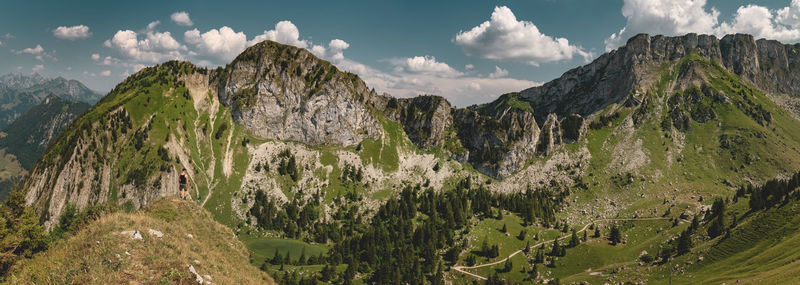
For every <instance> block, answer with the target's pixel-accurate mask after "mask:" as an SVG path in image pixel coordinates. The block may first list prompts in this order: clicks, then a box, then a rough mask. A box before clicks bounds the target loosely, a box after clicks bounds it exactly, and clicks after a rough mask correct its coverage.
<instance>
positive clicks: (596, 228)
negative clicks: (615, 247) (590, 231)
mask: <svg viewBox="0 0 800 285" xmlns="http://www.w3.org/2000/svg"><path fill="white" fill-rule="evenodd" d="M592 237H593V238H599V237H600V227H599V226H598V227H595V228H594V235H592Z"/></svg>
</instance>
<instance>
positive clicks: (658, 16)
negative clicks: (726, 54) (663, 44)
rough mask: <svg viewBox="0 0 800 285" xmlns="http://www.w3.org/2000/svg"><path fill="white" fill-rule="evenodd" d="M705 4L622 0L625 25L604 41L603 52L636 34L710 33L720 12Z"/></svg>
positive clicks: (701, 1)
mask: <svg viewBox="0 0 800 285" xmlns="http://www.w3.org/2000/svg"><path fill="white" fill-rule="evenodd" d="M705 5H706V0H625V1H624V4H623V5H622V15H623V16H624V17H625V18H626V19H627V24H626V25H625V27H623V28H622V29H621V30H620V31H619V32H617V33H614V34H612V35H611V36H610V37H608V38H607V39H606V40H605V45H606V51H609V50H612V49H615V48H617V47H619V46H620V45H622V44H624V43H625V42H626V41H627V40H628V38H630V37H632V36H634V35H636V34H638V33H652V34H663V35H680V34H686V33H692V32H694V33H706V34H709V33H712V32H713V27H714V26H715V25H716V24H717V18H718V17H719V12H718V11H717V10H716V9H714V8H712V9H711V10H707V9H706V8H705Z"/></svg>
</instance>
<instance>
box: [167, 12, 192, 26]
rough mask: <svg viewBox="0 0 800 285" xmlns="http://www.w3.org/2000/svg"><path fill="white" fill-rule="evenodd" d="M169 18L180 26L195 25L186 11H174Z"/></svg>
mask: <svg viewBox="0 0 800 285" xmlns="http://www.w3.org/2000/svg"><path fill="white" fill-rule="evenodd" d="M169 18H170V19H172V21H173V22H175V24H178V25H180V26H186V27H191V26H193V25H194V23H193V22H192V19H191V18H189V13H186V11H180V12H175V13H172V15H170V16H169Z"/></svg>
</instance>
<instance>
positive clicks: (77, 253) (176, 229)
mask: <svg viewBox="0 0 800 285" xmlns="http://www.w3.org/2000/svg"><path fill="white" fill-rule="evenodd" d="M149 229H155V230H158V231H160V232H162V233H163V234H164V236H163V237H161V238H158V237H156V236H154V235H151V234H149V233H148V230H149ZM128 230H139V231H141V232H142V236H143V239H142V240H133V239H131V238H130V237H129V236H123V235H121V234H119V233H120V232H121V231H128ZM188 234H191V235H192V236H193V238H190V237H188ZM232 235H233V232H232V231H231V230H230V229H229V228H227V227H225V226H223V225H221V224H219V223H217V222H215V221H214V220H213V219H212V216H211V214H210V213H209V212H207V211H205V210H203V209H201V208H199V207H197V206H196V205H195V204H194V203H190V202H184V201H181V200H178V199H174V198H165V199H161V200H159V201H157V202H155V203H153V204H152V205H150V206H149V207H147V208H146V209H144V210H141V211H137V212H135V213H130V214H129V213H119V212H118V213H113V214H110V215H107V216H104V217H102V218H100V219H99V220H97V221H94V222H92V223H91V224H89V225H88V226H87V228H85V229H84V230H81V231H79V232H78V233H77V234H75V235H74V236H72V237H70V238H68V239H66V240H63V241H61V242H58V243H56V244H55V245H53V246H52V247H51V248H50V249H49V250H47V251H45V252H44V253H41V254H39V255H37V256H35V257H34V258H33V259H31V260H26V261H23V262H21V263H19V264H17V265H16V266H15V267H14V268H13V270H12V272H11V273H10V274H9V281H11V282H12V283H20V284H48V283H57V284H69V283H80V284H109V283H111V284H120V283H128V282H136V283H151V284H156V283H158V284H162V283H167V284H173V283H176V284H192V282H194V278H195V277H194V276H193V275H192V274H191V273H190V272H189V270H188V266H189V265H190V264H191V265H192V266H193V267H194V268H195V269H196V270H197V271H198V272H199V273H200V274H201V275H210V276H211V277H212V280H213V282H214V283H219V284H255V283H266V284H270V283H274V281H273V280H272V278H271V277H269V276H268V275H267V274H265V273H263V272H261V271H259V270H258V269H257V268H256V267H254V266H252V265H250V264H249V262H248V252H247V249H246V248H245V246H244V244H242V243H241V242H239V241H237V240H232V239H231V238H230V237H231V236H232Z"/></svg>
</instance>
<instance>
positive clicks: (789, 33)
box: [716, 0, 800, 41]
mask: <svg viewBox="0 0 800 285" xmlns="http://www.w3.org/2000/svg"><path fill="white" fill-rule="evenodd" d="M798 10H800V1H797V0H795V1H792V3H791V6H789V7H786V8H783V9H781V10H778V11H777V15H775V13H773V11H770V10H769V9H767V8H766V7H762V6H758V5H747V6H742V7H739V9H737V10H736V14H735V15H734V17H733V20H732V21H731V22H730V23H722V24H720V26H719V27H718V28H717V30H716V32H717V34H719V35H724V34H730V33H746V34H751V35H753V36H755V37H757V38H768V39H775V40H779V41H797V40H798V39H800V29H798V28H800V26H798V24H799V23H798V22H797V18H798Z"/></svg>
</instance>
